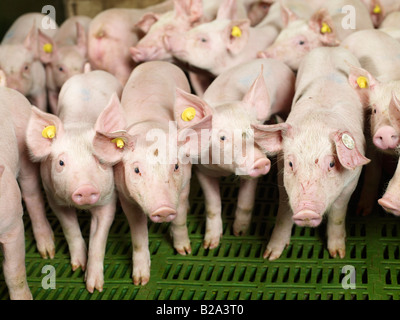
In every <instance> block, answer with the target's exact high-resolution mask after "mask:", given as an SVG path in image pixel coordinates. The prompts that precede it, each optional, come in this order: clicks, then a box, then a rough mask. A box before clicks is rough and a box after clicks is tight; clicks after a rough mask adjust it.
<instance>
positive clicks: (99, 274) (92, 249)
mask: <svg viewBox="0 0 400 320" xmlns="http://www.w3.org/2000/svg"><path fill="white" fill-rule="evenodd" d="M116 201H117V196H116V194H114V195H113V197H112V200H111V202H110V203H108V204H106V205H103V206H98V207H95V208H93V209H91V210H90V212H91V214H92V220H91V225H90V238H89V250H88V262H87V269H86V273H85V281H86V289H87V290H88V291H89V292H90V293H93V291H94V289H97V290H98V291H100V292H101V291H103V285H104V255H105V252H106V244H107V238H108V233H109V231H110V227H111V225H112V223H113V221H114V216H115V210H116Z"/></svg>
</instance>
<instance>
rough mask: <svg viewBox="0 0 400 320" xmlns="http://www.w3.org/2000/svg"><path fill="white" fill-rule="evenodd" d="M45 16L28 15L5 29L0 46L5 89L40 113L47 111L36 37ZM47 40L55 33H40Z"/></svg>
mask: <svg viewBox="0 0 400 320" xmlns="http://www.w3.org/2000/svg"><path fill="white" fill-rule="evenodd" d="M44 17H45V16H44V15H42V14H39V13H28V14H25V15H22V16H20V17H19V18H18V19H17V20H16V21H15V22H14V23H13V25H12V26H11V27H10V28H9V29H8V31H7V33H6V34H5V36H4V38H3V40H2V42H1V45H0V69H1V70H3V71H4V73H5V74H6V76H7V86H8V87H10V88H13V89H15V90H17V91H19V92H21V93H22V94H23V95H24V96H26V97H27V98H28V99H29V101H30V102H31V103H32V104H34V105H36V106H38V107H39V108H40V109H41V110H46V109H47V93H46V75H45V70H44V67H43V65H42V64H41V63H40V61H39V60H38V57H39V51H38V46H37V37H38V35H37V33H38V29H40V28H41V24H42V19H43V18H44ZM42 31H43V32H46V33H47V34H48V36H49V37H52V36H53V35H54V32H55V30H44V29H42Z"/></svg>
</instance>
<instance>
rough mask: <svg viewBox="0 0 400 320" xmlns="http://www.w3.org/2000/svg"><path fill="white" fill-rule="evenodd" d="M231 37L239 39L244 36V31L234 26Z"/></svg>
mask: <svg viewBox="0 0 400 320" xmlns="http://www.w3.org/2000/svg"><path fill="white" fill-rule="evenodd" d="M231 35H232V36H233V37H235V38H239V37H241V36H242V30H240V28H239V27H238V26H233V28H232V32H231Z"/></svg>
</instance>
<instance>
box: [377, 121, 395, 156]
mask: <svg viewBox="0 0 400 320" xmlns="http://www.w3.org/2000/svg"><path fill="white" fill-rule="evenodd" d="M373 142H374V145H375V146H377V147H378V148H379V149H382V150H386V149H395V148H396V147H397V145H398V144H399V136H398V134H397V132H396V130H395V129H394V128H393V127H390V126H384V127H382V128H379V129H378V131H377V132H376V133H375V135H374V138H373Z"/></svg>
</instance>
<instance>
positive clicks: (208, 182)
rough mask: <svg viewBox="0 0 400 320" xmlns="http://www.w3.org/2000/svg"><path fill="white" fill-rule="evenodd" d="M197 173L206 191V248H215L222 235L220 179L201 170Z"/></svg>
mask: <svg viewBox="0 0 400 320" xmlns="http://www.w3.org/2000/svg"><path fill="white" fill-rule="evenodd" d="M196 175H197V178H198V180H199V183H200V186H201V188H202V190H203V193H204V198H205V202H206V217H207V218H206V219H207V220H206V234H205V237H204V244H203V246H204V248H205V249H215V248H216V247H218V245H219V241H220V238H221V237H222V218H221V211H222V205H221V195H220V190H219V179H218V178H213V177H209V176H207V175H205V174H203V173H202V172H200V171H199V170H196Z"/></svg>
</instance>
